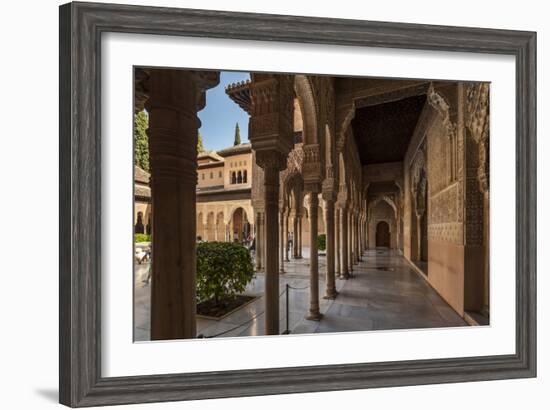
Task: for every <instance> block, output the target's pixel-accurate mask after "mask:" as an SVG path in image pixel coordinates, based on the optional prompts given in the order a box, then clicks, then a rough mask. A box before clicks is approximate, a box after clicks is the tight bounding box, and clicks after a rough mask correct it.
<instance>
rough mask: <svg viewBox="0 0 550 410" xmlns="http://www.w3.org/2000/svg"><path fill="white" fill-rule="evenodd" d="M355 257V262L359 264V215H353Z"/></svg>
mask: <svg viewBox="0 0 550 410" xmlns="http://www.w3.org/2000/svg"><path fill="white" fill-rule="evenodd" d="M354 222H355V255H356V260H357V262H361V246H360V245H359V244H360V240H361V239H360V235H359V215H355V218H354Z"/></svg>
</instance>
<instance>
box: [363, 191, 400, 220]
mask: <svg viewBox="0 0 550 410" xmlns="http://www.w3.org/2000/svg"><path fill="white" fill-rule="evenodd" d="M381 201H384V202H386V203H387V204H388V205H389V206H391V208H392V209H393V214H394V216H395V218H397V205H396V204H395V201H394V200H393V199H391V198H390V197H389V196H387V195H382V196H378V197H376V198H375V199H373V200H372V201H371V202H370V203H369V213H370V212H371V210H372V209H373V208H374V207H375V206H376V205H378V203H379V202H381Z"/></svg>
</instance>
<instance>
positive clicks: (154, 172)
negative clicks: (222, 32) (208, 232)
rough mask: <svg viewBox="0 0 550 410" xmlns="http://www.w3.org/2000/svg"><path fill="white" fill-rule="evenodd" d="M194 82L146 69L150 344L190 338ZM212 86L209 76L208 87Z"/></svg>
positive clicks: (187, 74) (190, 75) (191, 77)
mask: <svg viewBox="0 0 550 410" xmlns="http://www.w3.org/2000/svg"><path fill="white" fill-rule="evenodd" d="M213 74H214V73H213ZM198 80H199V77H198V76H197V74H196V73H194V72H192V71H182V70H168V69H160V70H157V69H152V70H150V77H149V86H150V87H149V88H150V94H149V100H148V101H147V103H146V108H147V112H148V113H149V130H148V135H149V152H150V163H151V181H150V185H151V192H152V212H153V217H152V219H153V221H154V224H153V232H152V236H153V238H154V239H153V240H154V247H155V248H154V252H153V253H152V258H153V260H152V266H153V272H152V284H151V340H167V339H187V338H193V337H195V336H196V290H195V286H196V285H195V277H196V223H197V217H196V184H197V151H196V146H197V129H198V126H199V120H198V118H197V109H198V108H200V107H198V104H197V101H198V100H199V98H198V97H199V96H200V93H201V92H202V89H199V85H198ZM218 82H219V77H217V76H216V75H214V76H213V77H212V78H211V83H212V84H210V85H209V86H213V85H215V84H217V83H218ZM201 88H202V86H201Z"/></svg>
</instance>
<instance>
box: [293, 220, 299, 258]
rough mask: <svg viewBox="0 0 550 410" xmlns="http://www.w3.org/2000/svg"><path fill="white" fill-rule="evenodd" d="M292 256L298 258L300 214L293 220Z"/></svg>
mask: <svg viewBox="0 0 550 410" xmlns="http://www.w3.org/2000/svg"><path fill="white" fill-rule="evenodd" d="M292 232H293V234H292V257H293V258H294V259H298V215H294V219H293V220H292Z"/></svg>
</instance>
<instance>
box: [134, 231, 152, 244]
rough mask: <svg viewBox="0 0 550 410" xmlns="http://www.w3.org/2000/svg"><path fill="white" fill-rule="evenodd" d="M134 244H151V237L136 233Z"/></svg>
mask: <svg viewBox="0 0 550 410" xmlns="http://www.w3.org/2000/svg"><path fill="white" fill-rule="evenodd" d="M134 242H135V243H139V242H151V235H146V234H144V233H136V234H134Z"/></svg>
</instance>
